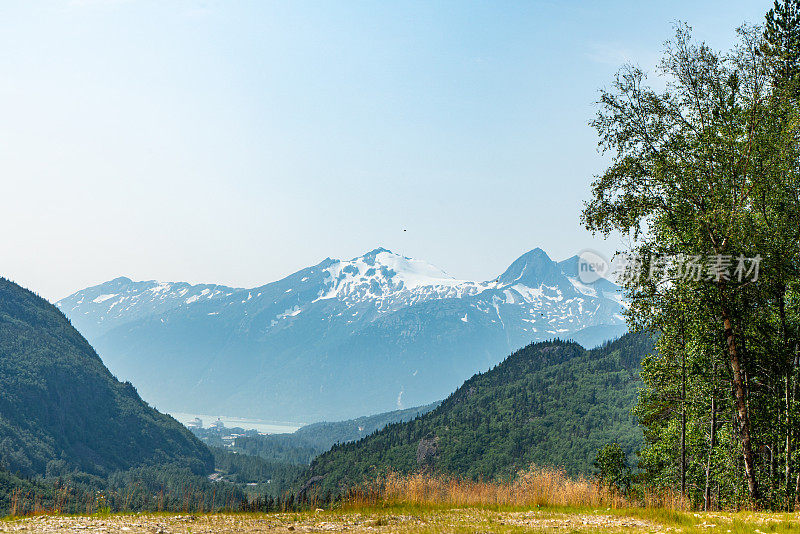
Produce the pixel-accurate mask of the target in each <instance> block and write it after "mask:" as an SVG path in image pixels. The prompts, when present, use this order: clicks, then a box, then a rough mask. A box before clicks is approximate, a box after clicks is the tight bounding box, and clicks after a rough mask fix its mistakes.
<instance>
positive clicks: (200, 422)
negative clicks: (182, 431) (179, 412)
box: [186, 417, 203, 428]
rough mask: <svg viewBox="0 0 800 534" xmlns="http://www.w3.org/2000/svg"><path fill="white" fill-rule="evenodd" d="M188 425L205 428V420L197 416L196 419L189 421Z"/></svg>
mask: <svg viewBox="0 0 800 534" xmlns="http://www.w3.org/2000/svg"><path fill="white" fill-rule="evenodd" d="M186 426H188V427H189V428H203V420H202V419H200V418H199V417H195V418H194V421H189V423H188V424H187V425H186Z"/></svg>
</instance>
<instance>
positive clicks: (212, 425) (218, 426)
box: [211, 419, 225, 430]
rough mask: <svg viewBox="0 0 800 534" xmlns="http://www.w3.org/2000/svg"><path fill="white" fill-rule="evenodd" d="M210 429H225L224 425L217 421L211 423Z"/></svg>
mask: <svg viewBox="0 0 800 534" xmlns="http://www.w3.org/2000/svg"><path fill="white" fill-rule="evenodd" d="M211 428H216V429H217V430H222V429H223V428H225V423H223V422H222V421H221V420H219V419H217V420H216V421H214V422H213V423H211Z"/></svg>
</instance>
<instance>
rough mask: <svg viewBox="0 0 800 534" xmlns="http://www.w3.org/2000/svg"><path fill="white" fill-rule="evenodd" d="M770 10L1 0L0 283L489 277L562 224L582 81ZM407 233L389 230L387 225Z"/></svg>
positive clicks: (562, 252) (591, 165)
mask: <svg viewBox="0 0 800 534" xmlns="http://www.w3.org/2000/svg"><path fill="white" fill-rule="evenodd" d="M770 5H771V2H770V1H756V2H754V1H752V0H751V1H736V0H734V1H731V0H725V1H697V0H693V1H681V2H650V1H604V2H599V1H597V2H578V1H562V2H555V1H538V2H533V1H532V2H507V3H506V2H498V1H487V2H466V1H454V2H435V1H421V2H386V1H377V0H376V1H372V2H357V1H347V2H345V1H341V2H333V1H316V2H302V1H292V2H268V1H254V2H210V1H206V2H191V1H180V2H178V1H176V2H134V1H131V2H125V1H110V0H106V1H103V0H84V1H74V2H27V1H26V2H19V3H14V2H2V3H0V195H2V196H0V225H2V231H1V232H0V275H3V276H6V277H8V278H11V279H14V280H16V281H17V282H19V283H22V284H23V285H25V286H27V287H29V288H31V289H34V290H36V291H39V292H40V293H41V294H43V295H44V296H45V297H47V298H50V299H57V298H61V297H63V296H66V295H67V294H69V293H71V292H73V291H75V290H77V289H80V288H82V287H85V286H88V285H94V284H97V283H100V282H102V281H105V280H107V279H110V278H114V277H116V276H120V275H127V276H129V277H131V278H134V279H153V278H155V279H160V280H185V281H189V282H218V283H225V284H230V285H237V286H254V285H259V284H263V283H266V282H269V281H272V280H275V279H278V278H281V277H283V276H284V275H287V274H289V273H291V272H292V271H294V270H297V269H299V268H302V267H305V266H307V265H310V264H313V263H317V262H318V261H320V260H322V259H324V258H325V257H326V256H331V257H342V258H350V257H353V256H357V255H360V254H361V253H363V252H366V251H367V250H370V249H372V248H375V247H377V246H379V245H380V246H384V247H387V248H390V249H392V250H393V251H395V252H398V253H402V254H405V255H407V256H413V257H418V258H422V259H426V260H428V261H430V262H432V263H434V264H436V265H438V266H439V267H441V268H443V269H445V270H446V271H448V272H449V273H450V274H452V275H454V276H457V277H460V278H475V279H481V280H483V279H489V278H492V277H494V276H496V275H497V274H499V273H500V272H502V271H503V270H504V269H505V267H507V266H508V264H510V263H511V261H512V260H514V259H515V258H516V257H517V256H519V255H520V254H521V253H523V252H525V251H526V250H529V249H531V248H533V247H536V246H541V247H542V248H544V249H545V250H546V251H548V252H549V254H550V255H551V257H553V258H554V259H562V258H565V257H568V256H571V255H572V254H574V253H575V252H577V251H578V250H580V249H583V248H586V247H596V248H600V249H601V250H605V251H613V250H614V249H615V248H616V245H617V244H616V243H614V242H610V243H602V242H599V241H598V240H593V239H592V237H591V235H590V234H589V233H588V232H586V231H584V230H583V229H582V228H581V226H580V224H579V211H580V208H581V205H582V201H583V200H584V199H586V198H587V195H588V189H589V187H588V186H589V183H590V181H591V179H592V176H593V175H594V174H596V173H598V172H600V171H601V170H602V168H603V159H602V158H601V157H600V156H599V155H598V154H597V151H596V138H595V135H594V132H593V131H592V130H591V129H590V128H589V126H587V122H588V121H589V120H590V119H591V118H592V116H593V113H594V105H593V102H594V101H595V100H596V98H597V90H598V88H599V87H601V86H604V85H607V84H608V83H609V82H610V80H611V79H612V76H613V74H614V72H615V71H616V70H617V68H618V67H619V66H620V65H621V64H622V63H624V62H625V61H631V62H635V63H638V64H640V65H641V66H643V67H645V68H646V69H648V70H651V71H652V68H653V66H654V64H655V62H656V60H657V58H658V56H659V53H660V50H661V49H662V43H663V41H664V40H666V39H667V38H669V37H670V35H671V25H672V22H673V21H675V20H684V21H687V22H688V23H689V24H691V25H692V26H693V28H694V30H695V35H696V36H697V37H698V38H701V39H703V40H706V41H708V42H709V43H710V44H711V45H713V46H715V47H718V48H722V47H728V46H729V45H730V44H731V43H732V41H733V38H734V28H735V27H737V26H738V25H740V24H741V23H743V22H745V21H749V22H757V23H760V22H761V20H762V19H763V14H764V12H765V11H766V10H767V9H768V8H769V6H770ZM404 230H406V231H405V232H404Z"/></svg>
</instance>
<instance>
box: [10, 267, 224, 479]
mask: <svg viewBox="0 0 800 534" xmlns="http://www.w3.org/2000/svg"><path fill="white" fill-rule="evenodd" d="M213 462H214V459H213V456H212V455H211V453H210V451H209V450H208V448H207V447H205V446H204V445H203V444H202V443H201V442H200V441H199V440H198V439H197V438H195V437H194V436H193V435H192V434H191V433H190V432H189V431H188V430H187V429H185V428H184V427H183V426H182V425H180V424H179V423H178V422H177V421H175V420H174V419H172V417H170V416H168V415H164V414H161V413H159V412H157V411H156V410H154V409H153V408H151V407H149V406H148V405H147V404H146V403H145V402H144V401H142V399H141V398H140V397H139V395H138V394H137V392H136V390H135V389H134V387H133V386H132V385H131V384H130V383H121V382H119V381H117V380H116V379H115V378H114V376H112V375H111V373H110V372H109V371H108V369H106V367H105V366H104V365H103V363H102V361H101V360H100V358H99V357H98V355H97V354H96V353H95V351H94V350H93V349H92V347H91V346H90V345H89V344H88V343H87V341H86V340H85V339H84V338H83V337H82V336H81V335H80V334H79V333H78V332H77V331H76V330H75V329H74V328H73V327H72V326H71V325H70V323H69V321H68V320H67V319H66V318H65V317H64V315H63V314H62V313H61V312H60V311H58V309H56V308H55V307H54V306H52V305H51V304H49V303H48V302H47V301H46V300H44V299H42V298H40V297H38V296H36V295H35V294H33V293H32V292H30V291H28V290H26V289H23V288H21V287H20V286H18V285H16V284H14V283H13V282H10V281H8V280H6V279H4V278H0V468H2V469H4V470H6V471H8V472H10V473H17V474H19V475H22V476H25V477H30V476H35V475H40V476H54V477H55V476H63V475H68V474H75V473H86V474H88V475H93V476H99V477H106V476H107V475H109V474H111V473H112V472H115V471H120V470H126V469H130V468H134V467H144V466H156V465H164V464H174V465H176V466H178V467H180V468H182V469H189V470H191V472H193V473H196V474H206V473H208V472H210V471H211V470H212V469H213V466H214V463H213Z"/></svg>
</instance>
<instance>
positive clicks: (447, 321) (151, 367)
mask: <svg viewBox="0 0 800 534" xmlns="http://www.w3.org/2000/svg"><path fill="white" fill-rule="evenodd" d="M576 275H577V258H576V257H573V258H570V259H568V260H565V261H563V262H561V263H556V262H554V261H552V260H551V259H550V258H549V257H548V256H547V254H546V253H545V252H544V251H542V250H541V249H535V250H532V251H530V252H528V253H526V254H524V255H523V256H521V257H520V258H519V259H517V260H516V261H515V262H514V263H512V264H511V266H510V267H509V268H508V269H507V270H506V271H505V272H504V273H503V274H501V275H500V276H498V277H497V278H496V279H494V280H491V281H487V282H474V281H468V280H458V279H456V278H453V277H452V276H450V275H449V274H447V273H445V272H444V271H442V270H441V269H439V268H437V267H435V266H433V265H431V264H429V263H427V262H424V261H420V260H415V259H411V258H406V257H404V256H401V255H398V254H394V253H392V252H390V251H388V250H386V249H382V248H378V249H375V250H373V251H371V252H368V253H367V254H364V255H363V256H360V257H358V258H354V259H352V260H349V261H342V260H332V259H330V258H329V259H326V260H324V261H323V262H321V263H320V264H318V265H315V266H313V267H308V268H306V269H303V270H301V271H298V272H296V273H294V274H292V275H290V276H288V277H286V278H284V279H283V280H279V281H277V282H273V283H270V284H267V285H264V286H261V287H257V288H252V289H241V288H231V287H226V286H218V285H194V286H193V285H189V284H186V283H159V282H155V281H150V282H133V281H131V280H129V279H127V278H117V279H114V280H111V281H109V282H106V283H104V284H101V285H99V286H95V287H90V288H87V289H84V290H82V291H78V292H77V293H75V294H73V295H71V296H69V297H67V298H65V299H63V300H61V301H59V302H58V303H57V306H58V307H59V308H60V309H61V310H62V311H63V312H64V313H65V314H66V315H67V317H69V318H70V319H71V321H72V323H73V324H74V325H75V326H76V327H77V328H78V329H79V330H80V331H81V332H82V333H83V334H84V335H85V336H86V337H87V338H88V339H89V341H90V342H91V343H92V344H93V345H94V346H95V348H97V350H98V352H99V353H100V354H101V355H102V357H103V359H104V360H105V362H106V364H107V365H108V366H109V368H110V369H111V370H112V371H113V372H114V373H115V374H117V376H118V377H119V378H121V379H125V380H130V381H131V382H133V383H134V385H136V386H137V388H138V389H139V391H140V392H141V394H142V396H143V397H144V398H145V399H147V400H149V401H150V402H152V403H153V404H155V405H156V406H157V407H158V408H162V409H166V410H172V411H188V412H194V413H225V414H229V415H241V416H251V417H261V418H265V419H278V420H301V421H311V420H318V419H324V418H329V419H332V418H347V417H352V416H355V415H363V414H364V413H367V412H379V411H386V410H388V409H393V408H396V407H398V406H401V407H402V406H412V405H419V404H425V403H428V402H432V401H435V400H438V399H441V398H443V397H444V396H446V395H447V394H448V393H449V392H450V391H452V390H453V389H454V388H455V387H456V386H457V385H458V384H460V383H461V382H462V381H463V380H464V379H466V378H468V377H469V376H471V375H472V374H474V373H475V372H478V371H482V370H485V369H487V368H488V367H490V366H492V365H494V364H496V363H498V362H499V361H501V360H502V359H503V358H504V357H505V356H507V355H508V354H509V353H510V352H511V351H513V350H515V349H517V348H520V347H522V346H524V345H526V344H527V343H530V342H531V341H536V340H543V339H548V338H552V337H561V338H572V339H575V340H576V341H579V342H581V343H583V344H584V345H586V346H592V345H596V344H598V343H600V342H602V341H604V340H606V339H610V338H613V337H617V336H618V335H621V334H622V333H623V332H624V331H625V330H626V327H625V322H624V319H623V317H622V311H623V307H624V302H623V301H622V299H621V295H620V290H619V288H618V287H617V286H616V285H614V284H613V283H611V282H609V281H607V280H603V279H601V280H599V281H597V282H595V283H593V284H589V285H587V284H583V283H581V282H580V281H579V280H578V278H577V276H576Z"/></svg>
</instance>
